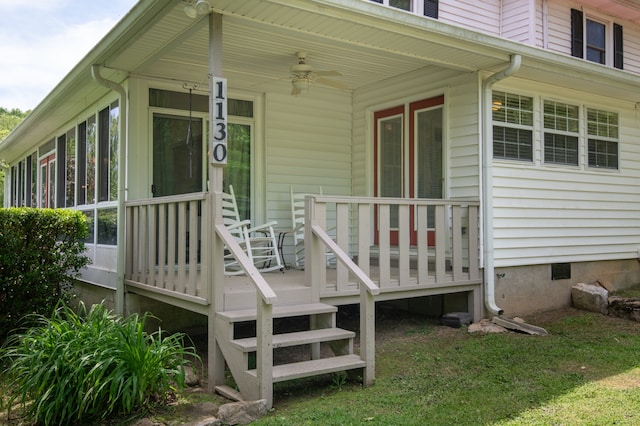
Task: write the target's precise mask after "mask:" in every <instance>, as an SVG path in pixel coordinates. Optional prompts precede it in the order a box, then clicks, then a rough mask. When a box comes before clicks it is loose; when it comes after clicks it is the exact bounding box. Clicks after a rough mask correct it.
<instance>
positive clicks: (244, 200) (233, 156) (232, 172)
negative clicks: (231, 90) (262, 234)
mask: <svg viewBox="0 0 640 426" xmlns="http://www.w3.org/2000/svg"><path fill="white" fill-rule="evenodd" d="M227 150H228V156H227V167H225V170H224V184H223V185H224V191H225V192H229V185H233V192H234V193H235V195H236V201H237V203H238V211H239V213H240V219H241V220H246V219H251V125H249V124H238V123H229V133H228V137H227Z"/></svg>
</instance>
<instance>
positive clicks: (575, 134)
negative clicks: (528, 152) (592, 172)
mask: <svg viewBox="0 0 640 426" xmlns="http://www.w3.org/2000/svg"><path fill="white" fill-rule="evenodd" d="M547 103H553V104H554V107H555V110H556V111H557V107H558V106H566V107H573V108H576V109H577V114H576V116H575V120H576V123H577V124H576V130H575V131H571V130H569V129H568V128H569V127H570V126H569V125H568V124H569V121H568V120H569V119H571V118H573V117H569V116H568V115H567V116H561V115H558V114H554V115H553V117H554V118H555V121H556V123H557V120H558V118H560V119H564V118H566V119H567V126H566V127H567V130H564V129H561V128H560V129H558V128H557V127H558V126H556V127H547V120H546V118H547V116H548V114H547V112H546V106H547ZM540 112H541V115H542V120H541V129H542V132H541V133H542V137H541V140H540V144H541V148H542V158H541V162H542V164H544V165H545V166H567V167H579V166H580V152H581V149H580V145H581V144H580V140H581V138H580V129H581V126H582V125H583V120H582V118H581V117H582V114H581V112H582V108H581V107H580V105H574V104H571V103H569V102H562V101H559V100H554V99H542V102H541V111H540ZM548 134H549V135H554V136H556V135H558V136H563V137H570V138H575V163H570V162H566V161H558V160H557V159H554V160H547V150H548V149H549V147H547V135H548ZM554 149H558V148H554ZM561 149H562V148H561ZM565 150H566V151H569V150H568V149H566V147H565ZM565 157H566V155H565Z"/></svg>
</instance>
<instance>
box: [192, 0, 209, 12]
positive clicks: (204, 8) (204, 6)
mask: <svg viewBox="0 0 640 426" xmlns="http://www.w3.org/2000/svg"><path fill="white" fill-rule="evenodd" d="M195 8H196V12H197V13H198V15H204V14H205V13H209V10H211V5H210V4H209V2H208V1H207V0H198V1H197V2H196V7H195Z"/></svg>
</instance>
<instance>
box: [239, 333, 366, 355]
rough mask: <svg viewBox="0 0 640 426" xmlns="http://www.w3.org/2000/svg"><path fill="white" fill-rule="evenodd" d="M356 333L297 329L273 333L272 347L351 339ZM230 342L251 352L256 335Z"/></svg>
mask: <svg viewBox="0 0 640 426" xmlns="http://www.w3.org/2000/svg"><path fill="white" fill-rule="evenodd" d="M355 336H356V333H354V332H353V331H349V330H344V329H341V328H321V329H317V330H306V331H297V332H293V333H283V334H274V335H273V340H272V346H273V348H274V349H275V348H281V347H286V346H297V345H306V344H309V343H317V342H329V341H334V340H343V339H352V338H354V337H355ZM231 344H232V345H234V346H236V347H237V348H238V349H240V350H242V351H244V352H253V351H255V350H256V347H257V338H256V337H247V338H244V339H235V340H232V341H231Z"/></svg>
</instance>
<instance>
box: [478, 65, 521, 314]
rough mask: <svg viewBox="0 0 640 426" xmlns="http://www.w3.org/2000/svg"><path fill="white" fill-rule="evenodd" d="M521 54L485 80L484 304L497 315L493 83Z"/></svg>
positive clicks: (509, 70)
mask: <svg viewBox="0 0 640 426" xmlns="http://www.w3.org/2000/svg"><path fill="white" fill-rule="evenodd" d="M521 63H522V57H521V56H520V55H511V63H510V64H509V66H508V67H507V68H505V69H504V70H502V71H499V72H497V73H495V74H493V75H491V76H489V77H487V78H486V79H485V80H484V81H483V82H482V111H483V114H482V115H483V119H482V139H483V144H482V178H483V181H482V222H483V223H482V225H483V226H482V227H483V236H484V238H483V251H484V256H483V258H484V286H485V291H484V304H485V307H486V308H487V309H488V310H489V311H491V313H493V314H494V315H502V314H503V313H504V311H503V310H502V309H501V308H499V307H498V306H497V305H496V295H495V273H494V266H493V126H492V124H491V115H492V112H491V111H492V110H491V106H492V99H493V96H492V87H493V85H494V84H495V83H497V82H498V81H500V80H503V79H505V78H507V77H510V76H512V75H514V74H515V73H516V72H518V70H519V69H520V64H521Z"/></svg>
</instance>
